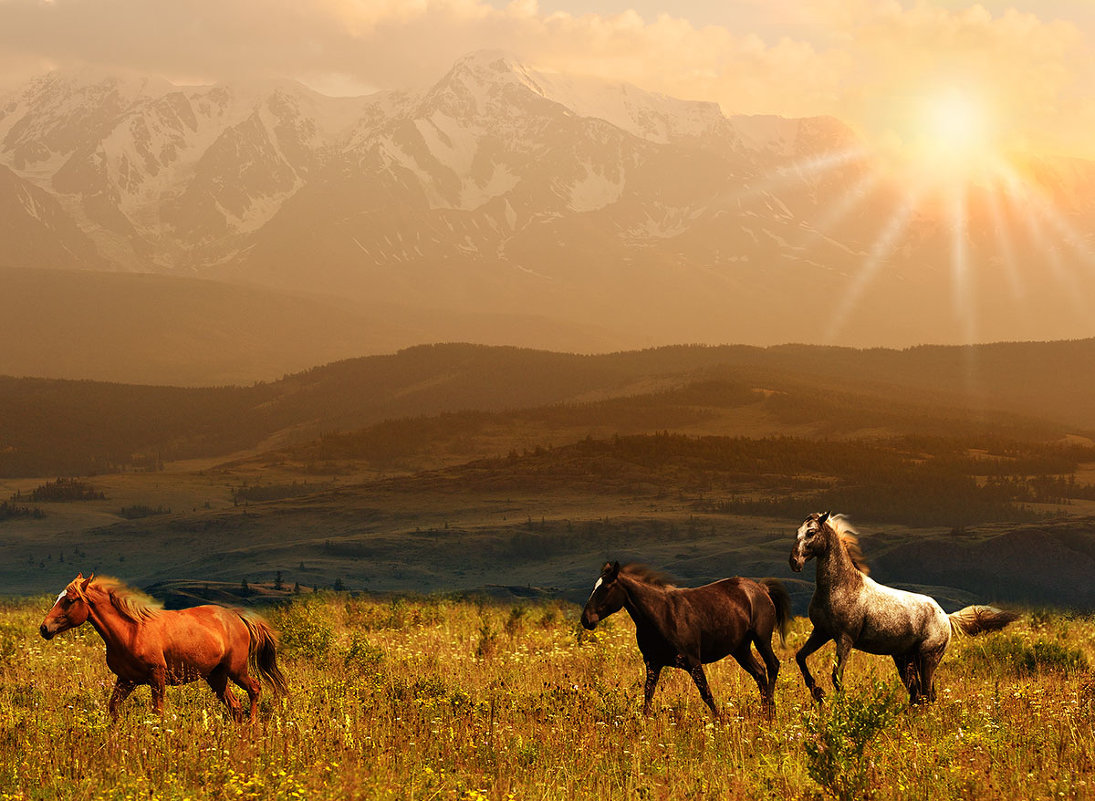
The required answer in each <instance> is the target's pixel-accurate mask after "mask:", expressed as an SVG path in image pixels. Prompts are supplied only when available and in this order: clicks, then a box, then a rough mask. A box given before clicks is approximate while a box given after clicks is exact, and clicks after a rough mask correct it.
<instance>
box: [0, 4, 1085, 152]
mask: <svg viewBox="0 0 1095 801" xmlns="http://www.w3.org/2000/svg"><path fill="white" fill-rule="evenodd" d="M484 48H490V49H503V50H507V51H509V52H510V53H512V54H514V55H515V56H517V57H518V58H520V59H522V60H523V61H525V62H527V63H528V64H530V65H532V66H535V67H537V68H540V69H545V70H555V71H560V72H570V73H578V74H585V75H595V76H599V77H604V78H608V79H611V80H619V81H626V82H629V83H633V84H636V85H638V86H640V87H642V88H645V89H649V90H653V91H657V92H662V93H665V94H669V95H673V96H676V97H682V98H687V99H696V100H709V101H713V102H717V103H719V104H720V106H721V107H722V109H723V111H724V112H725V113H727V114H732V113H749V114H759V113H770V114H780V115H784V116H809V115H817V114H827V115H832V116H835V117H838V118H840V119H842V120H844V121H845V122H847V123H848V124H850V125H852V126H853V127H854V128H855V129H856V130H858V131H859V132H860V133H861V134H863V135H864V137H865V138H866V139H867V140H868V141H871V142H873V143H875V144H877V145H879V146H880V147H882V148H887V147H892V148H895V149H900V148H904V149H910V148H915V147H918V146H922V145H924V144H925V143H928V145H930V144H931V143H932V142H933V141H934V142H935V144H936V145H938V140H941V139H945V138H947V137H951V138H952V139H954V138H957V139H956V141H957V140H962V141H964V142H966V145H967V146H968V147H971V148H979V147H980V148H984V147H992V148H994V149H1014V150H1025V151H1031V152H1035V153H1052V154H1057V155H1076V156H1082V157H1085V158H1095V135H1093V134H1092V132H1093V131H1095V0H1011V1H1007V0H984V1H983V2H981V3H979V4H970V3H966V2H948V1H947V0H936V1H935V2H928V1H926V0H798V1H797V2H792V1H791V0H675V1H674V2H672V3H669V2H664V1H662V2H657V1H656V0H634V1H633V2H632V1H629V0H512V1H511V2H507V1H505V0H291V1H290V0H215V1H214V0H186V2H174V1H172V2H167V1H166V0H0V75H2V76H4V78H5V79H6V81H7V82H8V83H9V84H10V83H14V82H16V81H20V80H25V79H26V78H28V77H30V76H33V75H35V74H40V73H42V72H45V71H48V70H50V69H53V68H73V67H87V66H94V67H97V68H105V69H108V70H119V71H135V72H140V73H151V74H155V75H159V76H163V77H166V78H168V79H169V80H172V81H174V82H177V83H211V82H216V81H231V80H235V79H239V78H241V77H243V76H245V75H252V74H254V75H264V76H265V75H276V76H278V77H288V78H294V79H297V80H301V81H303V82H304V83H306V84H308V85H310V86H312V87H313V88H316V89H318V90H320V91H323V92H325V93H329V94H363V93H368V92H371V91H376V90H379V89H387V88H400V87H418V86H424V85H428V84H429V83H431V82H432V81H434V80H436V79H438V78H439V77H440V76H441V75H443V74H444V72H445V71H446V70H447V69H448V68H449V67H450V66H451V65H452V63H453V62H454V61H455V60H456V59H458V58H459V57H460V56H462V55H464V54H465V53H468V52H471V51H473V50H479V49H484Z"/></svg>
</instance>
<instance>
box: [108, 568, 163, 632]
mask: <svg viewBox="0 0 1095 801" xmlns="http://www.w3.org/2000/svg"><path fill="white" fill-rule="evenodd" d="M91 586H93V587H97V588H99V589H100V590H102V591H103V592H105V593H106V594H107V595H108V596H109V597H110V604H111V606H113V607H114V608H115V609H117V610H118V612H119V614H121V615H122V616H123V617H126V618H128V619H129V620H132V621H133V622H134V623H139V622H140V621H142V620H147V619H149V618H152V617H156V616H157V615H158V614H160V612H162V611H163V604H161V603H160V602H159V601H156V600H154V599H152V598H149V597H148V596H147V595H145V594H144V593H143V592H140V591H139V590H135V589H133V588H132V587H129V586H127V585H126V584H125V583H123V582H122V581H120V580H119V579H116V578H113V577H112V576H96V577H95V578H94V579H93V580H92V582H91Z"/></svg>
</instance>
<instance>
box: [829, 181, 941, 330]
mask: <svg viewBox="0 0 1095 801" xmlns="http://www.w3.org/2000/svg"><path fill="white" fill-rule="evenodd" d="M920 191H921V190H920V188H919V187H914V188H912V189H911V190H910V191H909V192H908V193H907V194H906V195H905V197H904V200H903V202H902V203H901V204H900V205H899V206H898V207H897V208H896V209H894V210H893V213H891V214H890V217H889V219H888V220H887V221H886V224H885V226H883V228H882V230H881V231H880V232H879V234H878V236H877V237H876V238H875V241H874V243H873V244H872V245H871V250H870V253H868V254H867V258H866V259H865V260H864V262H863V266H862V267H861V268H860V270H859V272H858V274H857V275H856V277H855V279H854V280H853V281H852V283H851V285H850V286H849V287H848V289H847V290H846V291H845V292H844V296H843V298H842V299H841V300H840V303H839V305H838V306H837V307H836V309H835V311H834V313H833V314H832V315H830V318H829V325H828V327H827V328H826V330H825V332H824V340H823V341H825V342H830V343H831V342H833V341H834V340H835V339H836V336H837V334H839V333H840V330H841V327H842V324H843V321H844V320H845V319H846V318H848V317H849V316H850V315H851V313H852V311H853V310H854V309H855V307H856V305H857V304H858V303H859V301H860V298H861V297H862V296H863V293H864V292H866V290H867V287H868V286H870V284H871V281H872V280H873V279H874V277H875V275H876V274H877V273H878V271H879V270H880V269H881V268H882V265H883V263H884V262H885V260H886V257H887V256H889V255H890V253H892V252H893V250H894V249H895V248H896V246H897V243H898V239H899V237H900V236H901V234H902V233H904V231H905V229H906V228H908V226H909V221H910V220H911V219H912V216H913V214H914V213H915V211H916V208H917V205H918V202H919V199H920Z"/></svg>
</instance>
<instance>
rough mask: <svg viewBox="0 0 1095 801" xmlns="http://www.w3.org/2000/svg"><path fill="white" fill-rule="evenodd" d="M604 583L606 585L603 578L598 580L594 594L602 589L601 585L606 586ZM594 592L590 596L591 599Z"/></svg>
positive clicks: (594, 587)
mask: <svg viewBox="0 0 1095 801" xmlns="http://www.w3.org/2000/svg"><path fill="white" fill-rule="evenodd" d="M604 583H605V580H604V579H602V578H599V579H597V583H596V584H594V585H593V592H597V590H599V589H600V588H601V585H602V584H604ZM593 592H591V593H590V594H589V597H590V598H592V597H593Z"/></svg>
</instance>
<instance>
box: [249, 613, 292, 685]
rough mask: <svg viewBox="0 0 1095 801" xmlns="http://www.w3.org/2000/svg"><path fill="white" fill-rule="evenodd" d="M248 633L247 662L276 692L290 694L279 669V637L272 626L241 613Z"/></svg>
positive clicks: (256, 616) (285, 680)
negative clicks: (249, 640)
mask: <svg viewBox="0 0 1095 801" xmlns="http://www.w3.org/2000/svg"><path fill="white" fill-rule="evenodd" d="M240 617H241V618H242V619H243V622H244V625H246V626H247V632H248V634H250V635H251V644H250V646H249V647H248V652H247V661H248V663H249V664H250V665H251V667H252V668H254V670H255V672H256V673H258V675H259V677H260V678H262V679H264V680H265V681H266V682H267V683H268V684H269V685H270V686H271V687H273V688H274V690H275V692H278V693H282V694H285V693H288V692H289V681H288V680H287V679H286V678H285V674H284V673H282V672H281V668H279V667H278V635H277V633H276V632H275V631H274V630H273V629H272V628H271V627H270V624H269V623H267V622H266V621H265V620H263V619H262V618H261V617H259V616H258V615H251V614H245V613H240Z"/></svg>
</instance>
